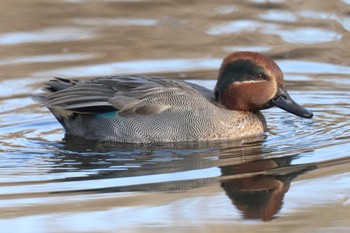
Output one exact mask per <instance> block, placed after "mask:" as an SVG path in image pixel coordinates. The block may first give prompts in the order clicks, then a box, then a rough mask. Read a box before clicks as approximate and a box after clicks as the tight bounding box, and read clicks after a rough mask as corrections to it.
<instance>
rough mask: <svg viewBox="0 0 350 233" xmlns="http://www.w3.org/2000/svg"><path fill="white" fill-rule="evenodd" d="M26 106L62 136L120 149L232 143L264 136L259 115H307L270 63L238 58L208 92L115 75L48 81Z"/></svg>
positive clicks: (247, 55) (259, 57) (243, 54)
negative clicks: (50, 118) (40, 111)
mask: <svg viewBox="0 0 350 233" xmlns="http://www.w3.org/2000/svg"><path fill="white" fill-rule="evenodd" d="M44 85H45V86H44V88H43V90H44V92H42V93H39V94H35V95H33V96H32V97H33V99H34V100H35V101H36V102H38V103H39V104H41V106H43V107H47V108H48V109H49V110H50V111H51V112H52V114H53V115H54V116H55V117H56V119H57V120H58V122H59V123H60V124H61V125H62V126H63V128H64V129H65V131H66V134H68V135H73V136H78V137H82V138H85V139H92V140H98V141H111V142H121V143H148V144H149V143H163V142H164V143H165V142H201V141H215V140H238V139H243V138H247V137H254V136H257V135H262V134H264V132H265V131H266V130H267V125H266V120H265V118H264V116H263V114H262V113H261V110H263V109H268V108H271V107H274V106H276V107H278V108H281V109H283V110H285V111H287V112H289V113H292V114H294V115H296V116H299V117H302V118H308V119H310V118H312V116H313V113H312V112H311V111H309V110H307V109H306V108H304V107H302V106H301V105H299V104H297V103H296V102H295V101H294V100H293V99H292V98H291V97H290V95H289V94H288V92H287V90H286V88H285V83H284V78H283V73H282V71H281V69H280V68H279V67H278V65H277V64H276V63H275V61H274V60H273V59H271V58H270V57H268V56H266V55H264V54H261V53H256V52H249V51H239V52H234V53H231V54H229V55H228V56H227V57H226V58H224V60H223V62H222V64H221V66H220V68H219V70H218V78H217V83H216V86H215V88H214V90H210V89H208V88H206V87H203V86H200V85H197V84H194V83H191V82H188V81H184V80H176V79H167V78H164V77H158V76H147V75H116V76H107V77H96V78H90V79H86V80H74V79H65V78H54V79H51V80H50V81H48V82H46V83H45V84H44Z"/></svg>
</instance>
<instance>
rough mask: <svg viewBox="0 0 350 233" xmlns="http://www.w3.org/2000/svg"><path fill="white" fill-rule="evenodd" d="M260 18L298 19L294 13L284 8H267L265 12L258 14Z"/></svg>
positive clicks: (276, 19) (293, 20)
mask: <svg viewBox="0 0 350 233" xmlns="http://www.w3.org/2000/svg"><path fill="white" fill-rule="evenodd" d="M260 17H261V18H262V19H268V20H273V21H278V22H280V21H284V22H295V21H297V20H298V17H296V16H295V14H292V13H291V12H289V11H285V10H269V11H267V12H266V13H262V14H260Z"/></svg>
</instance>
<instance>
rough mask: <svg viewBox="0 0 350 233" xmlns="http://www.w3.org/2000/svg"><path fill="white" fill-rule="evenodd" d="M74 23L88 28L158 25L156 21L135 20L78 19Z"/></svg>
mask: <svg viewBox="0 0 350 233" xmlns="http://www.w3.org/2000/svg"><path fill="white" fill-rule="evenodd" d="M74 22H77V23H80V24H83V25H90V26H103V25H105V26H118V25H119V26H155V25H157V24H159V20H156V19H135V18H86V19H84V18H78V19H74Z"/></svg>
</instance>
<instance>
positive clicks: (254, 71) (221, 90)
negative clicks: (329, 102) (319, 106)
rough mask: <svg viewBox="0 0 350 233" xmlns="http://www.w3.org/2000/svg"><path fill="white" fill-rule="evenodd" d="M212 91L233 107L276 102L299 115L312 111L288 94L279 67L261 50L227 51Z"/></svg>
mask: <svg viewBox="0 0 350 233" xmlns="http://www.w3.org/2000/svg"><path fill="white" fill-rule="evenodd" d="M214 91H215V98H216V101H217V102H219V103H220V104H223V105H224V106H225V107H227V108H228V109H232V110H238V111H250V112H257V111H259V110H261V109H266V108H270V107H273V106H277V107H279V108H281V109H283V110H285V111H287V112H290V113H293V114H295V115H297V116H300V117H304V118H312V115H313V114H312V112H310V111H309V110H307V109H305V108H303V107H302V106H300V105H299V104H297V103H296V102H295V101H294V100H293V99H292V98H291V97H290V96H289V94H288V93H287V91H286V89H285V86H284V79H283V74H282V71H281V69H280V68H279V67H278V65H277V64H276V63H275V62H274V61H273V60H272V59H271V58H269V57H266V56H264V55H262V54H260V53H253V52H235V53H232V54H230V55H228V56H227V57H226V58H225V59H224V61H223V62H222V65H221V67H220V70H219V76H218V82H217V84H216V87H215V90H214Z"/></svg>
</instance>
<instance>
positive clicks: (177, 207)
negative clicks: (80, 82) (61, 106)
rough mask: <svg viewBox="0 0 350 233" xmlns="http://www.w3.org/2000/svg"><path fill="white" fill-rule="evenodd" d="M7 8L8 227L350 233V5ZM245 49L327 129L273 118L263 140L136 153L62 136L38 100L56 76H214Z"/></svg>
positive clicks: (4, 203) (1, 128) (1, 33)
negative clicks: (274, 68)
mask: <svg viewBox="0 0 350 233" xmlns="http://www.w3.org/2000/svg"><path fill="white" fill-rule="evenodd" d="M0 12H1V14H0V106H1V107H0V113H1V114H0V161H1V165H0V166H1V169H0V174H1V179H0V190H1V191H2V192H1V193H0V229H1V230H0V231H1V232H6V231H7V232H16V230H18V229H19V232H20V231H21V230H22V231H23V229H25V230H27V229H31V230H32V231H33V232H50V231H51V232H60V231H61V232H89V231H96V232H116V231H120V229H121V230H122V231H123V230H125V231H129V232H140V231H142V232H147V231H148V232H159V231H160V230H163V229H164V231H165V232H168V231H169V229H174V230H175V231H178V232H193V231H196V230H198V231H210V232H231V231H232V229H233V228H234V230H236V231H240V232H241V230H246V232H259V231H265V232H270V231H271V229H272V230H273V231H275V232H296V231H300V232H312V231H317V230H319V229H321V228H322V229H323V230H324V231H328V232H348V231H349V227H350V226H349V221H348V216H349V214H350V213H349V208H348V206H349V195H348V194H349V187H350V186H349V183H350V182H349V177H350V176H349V166H348V164H349V153H348V151H349V150H347V149H348V148H349V138H350V137H349V132H350V131H349V129H350V126H349V123H348V122H349V121H348V117H349V116H350V112H349V109H350V108H349V103H350V101H349V93H348V89H349V85H350V82H349V80H350V77H349V67H348V66H349V65H350V59H349V58H350V57H349V54H350V53H349V52H348V48H349V45H350V44H349V41H350V34H349V31H350V18H349V16H350V14H349V12H350V3H349V1H348V0H334V1H319V0H309V1H296V0H292V1H289V0H288V1H287V0H269V1H261V0H247V1H245V0H233V1H226V0H219V1H200V0H192V1H180V0H175V1H170V0H153V1H152V0H150V1H133V0H130V1H129V0H125V1H124V0H123V1H115V0H101V1H92V0H62V1H50V0H13V1H2V2H1V8H0ZM236 50H252V51H258V52H263V53H266V54H267V55H270V56H272V57H273V58H274V59H277V60H278V61H277V62H278V63H279V64H280V65H281V67H282V70H284V72H285V74H286V75H285V77H286V79H287V85H288V87H289V89H290V90H291V91H292V92H294V93H292V95H293V97H296V98H298V99H299V100H300V102H301V103H303V104H305V106H306V107H308V108H311V110H313V111H314V112H315V117H314V119H313V120H312V121H310V122H305V121H299V120H297V121H294V120H293V119H294V118H292V117H290V116H285V115H284V114H282V113H280V112H277V110H274V109H271V110H268V111H266V112H265V113H264V114H266V116H267V117H266V118H267V121H269V122H268V127H269V132H268V133H267V134H268V137H267V138H266V139H261V140H260V141H259V140H258V142H254V143H255V144H254V143H252V144H248V145H245V146H244V145H242V144H234V143H232V144H231V143H227V144H221V145H215V146H214V145H206V146H207V147H205V146H204V147H194V148H193V147H191V146H193V145H182V146H180V147H176V146H170V147H168V148H158V149H155V148H138V149H136V148H128V147H126V146H125V145H123V146H120V147H116V146H115V145H114V146H108V145H103V144H102V145H101V144H94V143H90V142H79V140H76V139H68V138H66V139H62V138H63V135H64V134H63V131H62V129H61V128H60V126H59V124H58V123H57V122H56V121H55V119H54V118H53V117H52V116H51V115H50V114H49V112H48V111H47V110H45V109H44V108H40V107H39V106H38V105H36V104H34V103H33V102H32V100H30V98H29V97H28V96H30V95H31V94H32V93H33V92H36V91H38V90H39V89H40V88H41V87H42V83H43V82H44V81H45V80H48V79H50V78H51V77H52V76H63V77H66V78H73V77H79V78H83V77H85V76H95V75H110V74H120V73H123V72H125V73H138V74H139V73H157V74H160V73H161V74H162V75H166V76H168V77H171V78H183V79H192V80H196V79H215V77H216V74H217V70H216V69H217V68H218V66H219V63H220V60H221V59H222V58H223V57H225V56H226V55H227V54H228V53H230V52H233V51H236ZM176 62H178V63H176ZM174 63H176V65H174ZM116 64H117V65H116ZM150 68H152V69H150ZM212 83H215V81H213V82H212ZM208 87H209V86H208ZM294 94H295V95H294ZM266 147H268V148H267V149H266ZM208 148H210V149H208ZM333 157H334V158H338V159H339V161H335V162H334V163H333V162H327V160H331V159H333ZM321 160H322V161H326V162H319V161H321ZM295 161H296V163H294V162H295ZM315 165H316V166H317V167H318V168H322V169H316V170H312V171H309V169H313V168H314V167H315ZM327 166H328V167H327ZM304 172H306V174H303V175H302V176H299V175H300V174H302V173H304ZM122 181H124V182H126V183H122ZM292 181H293V183H292ZM295 190H296V191H295ZM287 192H288V194H287ZM304 199H305V200H304ZM242 218H243V219H258V220H259V219H261V220H264V221H266V222H265V223H264V224H260V222H259V221H258V222H259V223H257V224H250V221H242ZM274 218H277V219H276V221H270V220H272V219H274ZM28 226H29V227H28ZM171 227H173V228H171Z"/></svg>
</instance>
